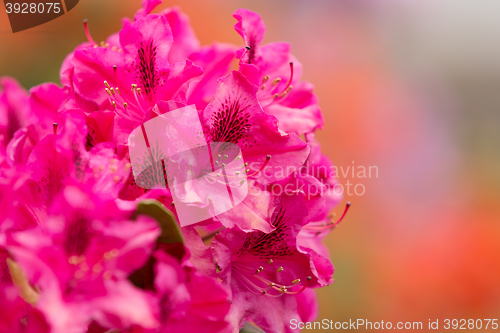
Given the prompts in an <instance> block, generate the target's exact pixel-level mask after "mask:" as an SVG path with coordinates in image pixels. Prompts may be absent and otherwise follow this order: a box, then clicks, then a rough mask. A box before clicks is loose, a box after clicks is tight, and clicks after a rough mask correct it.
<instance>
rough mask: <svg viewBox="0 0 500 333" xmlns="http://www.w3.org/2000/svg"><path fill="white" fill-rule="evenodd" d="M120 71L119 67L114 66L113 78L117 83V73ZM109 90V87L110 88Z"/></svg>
mask: <svg viewBox="0 0 500 333" xmlns="http://www.w3.org/2000/svg"><path fill="white" fill-rule="evenodd" d="M117 70H118V67H117V66H116V65H113V76H114V77H115V82H118V79H117V77H116V71H117ZM108 88H109V87H108Z"/></svg>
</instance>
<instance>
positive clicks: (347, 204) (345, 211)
mask: <svg viewBox="0 0 500 333" xmlns="http://www.w3.org/2000/svg"><path fill="white" fill-rule="evenodd" d="M349 208H351V202H347V203H346V204H345V209H344V213H342V216H341V217H340V219H339V220H338V221H337V222H336V223H335V224H333V228H335V227H336V226H337V225H338V224H339V223H340V222H342V220H343V219H344V217H345V214H347V211H348V210H349Z"/></svg>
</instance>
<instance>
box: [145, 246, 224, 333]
mask: <svg viewBox="0 0 500 333" xmlns="http://www.w3.org/2000/svg"><path fill="white" fill-rule="evenodd" d="M155 258H156V260H157V264H156V278H155V287H156V290H157V292H158V294H157V297H158V306H159V312H158V320H159V321H160V327H161V328H160V330H159V332H162V333H167V332H168V333H170V332H172V333H173V332H183V331H185V332H206V333H219V332H230V331H231V330H230V329H229V323H228V322H227V321H226V320H225V317H226V315H227V313H228V310H229V307H230V304H229V302H228V293H227V291H226V289H225V288H224V287H223V286H222V285H221V284H220V283H219V282H217V280H216V279H214V278H212V277H208V276H204V275H202V274H200V273H197V272H196V271H195V270H193V269H189V268H183V267H181V266H180V265H179V263H178V262H177V260H176V259H174V258H173V257H171V256H170V255H168V254H166V253H165V252H162V251H157V252H156V254H155Z"/></svg>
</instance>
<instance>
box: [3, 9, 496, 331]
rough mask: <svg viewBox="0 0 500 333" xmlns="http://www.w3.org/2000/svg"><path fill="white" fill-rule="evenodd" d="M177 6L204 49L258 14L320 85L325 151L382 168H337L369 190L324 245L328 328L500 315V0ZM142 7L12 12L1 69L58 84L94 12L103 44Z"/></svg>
mask: <svg viewBox="0 0 500 333" xmlns="http://www.w3.org/2000/svg"><path fill="white" fill-rule="evenodd" d="M172 5H178V6H180V7H181V9H182V10H183V11H184V12H185V13H187V14H188V15H189V16H190V17H191V23H192V25H193V27H194V30H195V32H196V33H197V35H198V37H199V39H200V41H201V42H202V44H210V43H212V42H214V41H224V42H230V43H235V44H241V43H242V41H241V39H240V37H239V35H238V34H237V33H236V32H235V31H234V30H233V25H234V23H235V20H234V19H233V18H232V13H233V11H234V10H236V9H237V8H240V7H245V8H249V9H251V10H254V11H257V12H259V13H260V14H261V16H262V17H263V19H264V21H265V23H266V26H267V32H266V38H265V42H271V41H288V42H290V43H291V44H292V50H293V53H294V55H295V56H296V57H297V58H298V59H299V60H300V61H301V62H302V64H303V66H304V77H303V78H304V79H305V80H308V81H311V82H312V83H313V84H314V85H315V86H316V93H317V94H318V96H319V99H320V105H321V107H322V110H323V113H324V117H325V121H326V124H325V127H324V129H323V130H322V131H320V132H319V133H318V134H317V137H318V138H319V140H320V142H321V143H322V145H323V151H324V153H325V154H327V155H328V156H329V157H330V158H331V159H332V161H333V162H334V163H335V165H337V166H338V168H339V170H342V169H341V168H343V170H344V171H346V170H347V167H352V166H356V167H359V166H364V167H366V168H368V167H369V166H376V167H377V168H378V177H377V175H376V174H375V173H374V172H372V175H371V178H361V177H358V175H357V174H356V173H355V174H354V176H353V174H352V173H351V170H349V171H348V172H346V174H342V173H341V174H339V180H340V183H341V184H343V185H344V186H345V185H346V184H347V182H348V181H349V182H350V183H351V184H353V186H354V185H356V184H362V186H361V185H360V186H358V187H357V190H358V194H359V193H361V190H362V189H363V190H364V193H363V195H355V194H354V195H352V196H349V195H348V194H347V193H345V198H344V203H345V202H346V201H351V202H352V203H353V206H352V208H351V210H350V212H349V213H348V216H347V218H346V219H345V220H344V221H343V222H342V223H341V225H340V226H339V227H338V228H337V229H335V231H334V232H333V233H332V234H330V235H329V236H328V237H327V239H326V241H327V244H328V247H329V249H330V253H331V259H332V261H333V263H334V265H335V268H336V271H335V275H334V278H335V282H334V283H333V285H331V286H329V287H327V288H324V289H322V290H319V291H318V297H319V300H320V303H321V307H320V314H319V318H318V320H321V319H325V318H326V319H331V320H334V321H349V319H351V320H356V319H365V320H370V321H381V320H384V321H385V322H386V321H392V322H394V323H396V322H398V321H422V322H423V323H424V328H425V327H426V325H427V323H428V320H429V319H431V320H432V321H435V320H436V319H439V320H440V323H442V320H444V319H446V318H449V319H486V318H498V317H499V314H500V204H499V203H500V172H499V171H500V2H499V1H498V0H491V1H488V0H418V1H417V0H415V1H413V0H405V1H397V0H273V1H269V0H267V1H266V0H178V1H170V0H168V1H165V3H164V4H163V5H162V6H161V8H164V7H167V6H172ZM139 6H140V1H139V0H107V1H101V0H81V1H80V3H79V5H78V6H77V7H75V9H73V10H72V11H70V12H69V13H68V14H66V15H64V16H62V17H60V18H58V19H56V20H54V21H51V22H49V23H46V24H44V25H42V26H39V27H35V28H32V29H30V30H27V31H24V32H19V33H16V34H13V33H12V32H11V30H10V26H9V23H8V19H7V15H6V13H5V12H4V11H3V7H1V6H0V7H1V11H0V75H9V76H13V77H15V78H17V79H18V80H19V81H20V82H21V84H22V85H23V86H24V87H26V88H30V87H32V86H34V85H37V84H40V83H42V82H45V81H53V82H59V78H58V71H59V67H60V65H61V62H62V61H63V59H64V57H65V56H66V54H67V53H69V52H70V51H72V50H73V49H74V47H75V46H76V45H77V44H79V43H81V42H83V41H85V40H86V38H85V34H84V30H83V25H82V23H81V22H82V20H83V19H84V18H87V19H88V20H89V27H90V31H91V34H92V36H93V38H94V39H95V40H96V41H100V40H104V39H105V38H106V37H107V36H108V35H109V34H111V33H113V32H115V31H118V30H119V29H120V27H121V18H122V17H123V16H128V17H132V16H133V13H134V12H135V11H136V9H138V8H139ZM356 170H358V168H357V169H356ZM352 189H353V187H351V194H353V190H352ZM344 203H342V204H341V206H339V207H338V208H337V209H336V210H337V211H338V213H341V211H342V210H343V206H344ZM308 332H313V331H308ZM318 332H319V331H318Z"/></svg>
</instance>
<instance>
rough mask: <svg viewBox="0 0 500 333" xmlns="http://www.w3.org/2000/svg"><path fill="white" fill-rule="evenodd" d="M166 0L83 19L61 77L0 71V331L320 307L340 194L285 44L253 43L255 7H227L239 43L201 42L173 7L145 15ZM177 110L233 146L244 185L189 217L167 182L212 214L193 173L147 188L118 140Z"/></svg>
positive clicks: (266, 323) (267, 315)
mask: <svg viewBox="0 0 500 333" xmlns="http://www.w3.org/2000/svg"><path fill="white" fill-rule="evenodd" d="M160 2H161V0H144V1H143V2H142V8H141V9H140V10H139V11H137V13H136V14H135V16H134V19H133V20H130V19H124V20H123V28H122V30H121V31H120V32H119V33H116V34H113V35H111V36H110V37H109V38H108V39H107V40H106V41H103V42H101V43H96V42H94V40H93V39H92V37H91V34H90V32H89V29H88V26H87V23H86V22H84V26H85V32H86V34H87V39H88V42H85V43H83V44H81V45H79V46H78V47H76V49H75V50H74V51H73V52H72V53H71V54H69V55H68V56H67V57H66V59H65V60H64V62H63V64H62V67H61V70H60V79H61V84H62V87H61V86H59V85H56V84H53V83H44V84H42V85H39V86H37V87H34V88H32V89H31V90H30V91H29V92H26V91H25V90H24V89H23V88H22V87H20V85H19V84H18V83H17V82H16V81H15V80H13V79H11V78H2V79H0V173H1V178H0V179H1V180H0V313H1V315H0V332H14V333H15V332H40V333H42V332H54V333H73V332H74V333H81V332H96V333H97V332H111V331H112V332H136V333H139V332H239V331H240V330H242V329H243V330H244V329H245V328H244V327H249V325H250V326H252V327H254V326H257V327H259V328H260V329H262V330H264V331H265V332H291V331H294V330H292V329H291V328H290V325H289V323H290V320H292V319H296V320H298V321H303V322H305V321H309V320H312V319H314V317H315V316H316V315H317V305H316V298H315V292H314V288H317V287H321V286H326V285H328V284H330V283H332V281H333V280H332V275H333V270H334V269H333V265H332V264H331V262H330V261H329V259H328V251H327V250H326V248H325V247H324V246H323V245H322V240H323V238H324V236H325V235H326V234H328V232H329V231H331V230H332V229H333V228H334V227H335V226H336V225H337V223H338V222H334V221H332V216H331V215H329V212H330V211H331V210H332V209H333V208H334V207H335V206H336V205H337V204H338V203H339V201H340V200H341V198H340V197H339V196H338V195H336V194H335V192H334V191H333V188H334V186H335V184H336V180H335V179H334V178H331V176H330V175H329V174H328V173H325V172H322V170H329V168H330V166H331V162H330V161H329V160H328V158H326V157H325V156H324V155H322V154H321V151H320V146H319V144H318V142H317V141H316V140H315V137H314V132H315V130H316V129H320V128H322V126H323V118H322V115H321V111H320V109H319V107H318V101H317V97H316V96H315V95H314V93H313V87H312V85H311V84H310V83H308V82H304V81H301V72H302V67H301V64H300V63H299V62H298V61H297V60H296V59H295V58H294V57H293V55H292V54H291V53H290V46H289V44H287V43H269V44H265V45H261V42H262V39H263V36H264V32H265V26H264V23H263V22H262V20H261V18H260V16H259V15H258V14H256V13H253V12H251V11H249V10H246V9H240V10H237V11H236V12H235V13H234V17H235V18H236V20H237V23H236V25H235V30H236V31H237V32H238V33H239V34H240V35H241V37H242V38H243V40H244V45H246V46H244V47H237V46H233V45H229V44H221V43H215V44H213V45H210V46H200V45H199V42H198V40H197V39H196V36H195V34H194V32H193V30H192V28H191V27H190V25H189V20H188V18H187V17H186V16H185V15H184V14H183V13H182V12H181V11H180V10H179V9H178V8H175V7H174V8H168V9H165V10H163V11H161V12H160V13H158V14H151V11H152V10H153V9H154V8H155V7H156V6H157V5H158V4H159V3H160ZM231 67H237V70H231ZM187 106H190V107H191V108H192V109H195V110H196V113H197V116H198V118H199V122H200V124H201V127H200V128H202V132H203V133H202V134H203V136H204V137H205V138H206V142H207V143H208V144H211V143H215V142H217V143H227V144H232V145H236V146H237V147H238V151H239V154H241V155H240V156H238V158H240V157H241V158H242V160H243V161H245V162H244V164H243V165H242V167H241V173H242V174H244V175H245V178H244V179H243V180H242V181H239V182H237V184H238V186H245V193H246V194H247V195H246V196H245V197H244V198H243V197H242V198H241V202H239V203H238V204H237V205H233V207H232V208H231V209H226V210H225V211H224V212H222V213H220V214H215V213H214V214H212V215H210V216H209V218H207V219H204V220H203V221H201V222H197V223H193V224H190V225H186V224H184V223H181V219H180V218H179V214H178V208H176V207H177V204H174V199H173V195H174V191H179V188H182V189H181V191H182V195H180V196H179V197H178V200H180V202H182V203H183V204H184V205H185V207H188V208H189V209H202V208H203V207H208V208H209V209H208V211H209V212H214V211H213V209H212V210H210V207H212V208H213V207H214V205H215V204H214V202H213V199H211V198H210V197H209V196H208V197H207V196H206V195H203V194H204V193H205V194H206V191H207V189H206V188H204V185H203V184H204V183H202V182H198V183H191V185H192V186H186V185H185V184H184V185H183V184H181V183H176V181H177V180H176V179H177V178H175V177H173V180H172V181H173V182H174V183H172V184H174V185H173V186H172V185H171V183H169V184H166V182H165V181H164V182H163V186H153V187H149V188H146V187H145V186H143V183H142V182H140V181H139V180H138V179H137V175H136V174H135V173H134V172H133V163H132V161H131V150H130V142H129V141H128V140H129V137H130V135H131V133H132V132H133V131H134V130H135V129H137V128H141V126H142V129H144V127H143V126H144V125H143V124H145V123H146V122H148V121H150V120H152V119H155V118H157V117H163V116H168V115H173V114H174V113H172V112H174V111H175V110H178V109H181V108H183V107H187ZM179 117H182V116H179ZM182 131H184V132H183V133H181V132H182ZM193 134H194V133H189V130H188V129H187V128H186V129H184V130H181V129H179V135H185V136H187V137H189V136H190V135H193ZM226 157H227V156H225V157H221V156H220V155H219V158H220V159H221V161H224V159H225V158H226ZM162 161H163V160H162ZM216 163H217V164H218V163H219V161H216ZM223 165H225V164H223ZM264 167H266V168H270V170H273V169H279V170H280V172H279V173H273V172H263V168H264ZM163 168H165V165H163ZM163 171H164V170H163ZM179 174H181V172H180V171H179ZM239 174H240V171H237V172H236V173H235V175H236V176H237V175H239ZM153 176H154V175H153ZM224 176H226V174H224ZM229 176H230V177H236V176H233V175H229ZM179 177H180V176H179ZM226 178H227V177H226ZM217 181H219V179H218V176H217ZM226 181H227V180H226ZM222 183H223V184H227V183H224V182H222ZM193 184H194V185H193ZM181 185H182V186H181ZM277 188H279V189H286V190H285V191H281V190H280V191H277V190H276V189H277ZM176 193H178V192H176ZM231 200H233V199H232V198H231Z"/></svg>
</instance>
